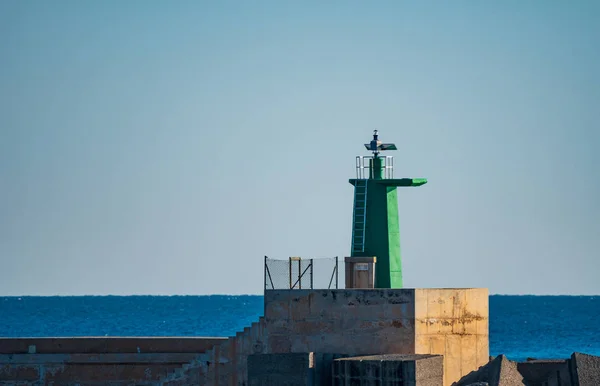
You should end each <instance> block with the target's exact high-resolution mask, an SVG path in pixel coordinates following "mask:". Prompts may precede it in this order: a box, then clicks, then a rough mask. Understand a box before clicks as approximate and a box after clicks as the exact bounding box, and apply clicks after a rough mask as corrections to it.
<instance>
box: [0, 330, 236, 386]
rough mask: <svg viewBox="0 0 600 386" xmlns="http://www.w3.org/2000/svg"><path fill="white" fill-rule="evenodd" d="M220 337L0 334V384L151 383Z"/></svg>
mask: <svg viewBox="0 0 600 386" xmlns="http://www.w3.org/2000/svg"><path fill="white" fill-rule="evenodd" d="M224 340H226V339H223V338H208V339H206V338H173V339H170V338H108V337H102V338H14V339H0V351H1V352H2V354H0V385H3V386H8V385H11V386H12V385H19V386H29V385H36V386H37V385H55V386H58V385H79V386H86V385H89V386H91V385H107V384H111V385H115V386H118V385H132V384H136V385H154V384H157V383H158V381H159V380H160V379H162V378H164V377H166V376H167V375H168V374H169V373H171V372H173V371H174V370H175V369H178V368H181V367H182V366H183V365H185V364H186V363H189V362H190V361H192V360H193V359H194V358H196V357H197V356H198V355H199V354H200V353H202V352H203V351H206V349H207V347H209V348H210V347H212V346H214V345H215V344H216V343H219V342H222V341H224ZM28 352H36V353H35V354H29V353H28ZM40 352H41V353H40Z"/></svg>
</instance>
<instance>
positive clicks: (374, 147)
mask: <svg viewBox="0 0 600 386" xmlns="http://www.w3.org/2000/svg"><path fill="white" fill-rule="evenodd" d="M365 147H366V148H367V150H370V151H372V152H373V154H374V155H375V157H377V154H379V153H380V152H381V151H384V150H398V148H396V145H394V144H393V143H381V141H380V140H379V135H378V134H377V129H375V130H373V140H372V141H371V143H365Z"/></svg>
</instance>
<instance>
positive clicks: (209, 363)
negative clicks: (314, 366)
mask: <svg viewBox="0 0 600 386" xmlns="http://www.w3.org/2000/svg"><path fill="white" fill-rule="evenodd" d="M266 339H267V330H266V323H265V320H264V318H260V319H259V320H258V322H255V323H252V325H251V326H249V327H246V328H244V330H243V331H240V332H238V333H236V335H235V336H232V337H230V338H229V339H227V340H225V341H223V342H221V343H219V344H217V345H215V346H214V347H213V348H211V349H210V350H208V351H206V352H205V353H203V354H201V355H199V356H198V357H197V358H196V359H194V360H193V361H192V362H190V363H188V364H185V365H183V366H181V367H180V368H178V369H176V370H174V371H172V372H171V373H170V374H169V375H168V376H167V377H164V378H162V379H161V380H160V382H159V383H158V384H159V385H165V386H182V385H228V386H229V385H248V357H249V356H250V355H253V354H262V353H268V351H267V347H266Z"/></svg>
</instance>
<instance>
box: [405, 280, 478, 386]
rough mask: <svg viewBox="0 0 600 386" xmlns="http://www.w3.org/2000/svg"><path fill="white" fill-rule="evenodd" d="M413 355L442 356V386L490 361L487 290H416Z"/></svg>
mask: <svg viewBox="0 0 600 386" xmlns="http://www.w3.org/2000/svg"><path fill="white" fill-rule="evenodd" d="M413 291H414V294H415V295H414V296H415V306H414V307H415V353H417V354H440V355H443V356H444V378H445V383H444V384H445V385H450V384H452V383H453V382H456V381H458V380H459V379H461V378H462V377H464V376H465V375H467V374H469V373H470V372H471V371H473V370H477V369H478V368H479V367H480V366H483V365H485V364H486V363H487V362H488V360H489V305H488V299H489V294H488V290H487V289H486V288H464V289H463V288H461V289H436V288H434V289H429V288H424V289H415V290H413Z"/></svg>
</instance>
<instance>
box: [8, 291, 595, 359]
mask: <svg viewBox="0 0 600 386" xmlns="http://www.w3.org/2000/svg"><path fill="white" fill-rule="evenodd" d="M262 313H263V301H262V296H81V297H20V298H17V297H4V298H2V297H0V336H8V337H17V336H30V337H39V336H104V335H108V336H231V335H234V334H235V332H236V331H239V330H242V329H243V328H244V327H246V326H248V325H250V324H251V323H252V322H254V321H256V320H257V319H258V317H259V316H261V315H262ZM573 351H580V352H586V353H589V354H594V355H600V296H599V297H591V296H491V297H490V354H491V355H498V354H501V353H503V354H506V355H507V356H508V357H509V358H511V359H515V360H522V359H524V358H526V357H536V358H566V357H567V356H569V355H570V354H571V353H572V352H573Z"/></svg>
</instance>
